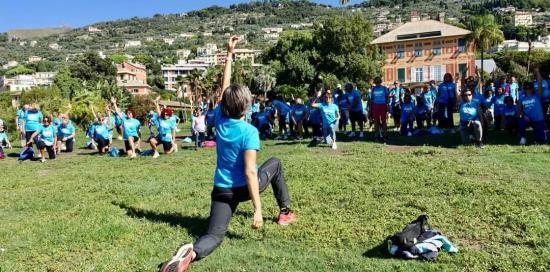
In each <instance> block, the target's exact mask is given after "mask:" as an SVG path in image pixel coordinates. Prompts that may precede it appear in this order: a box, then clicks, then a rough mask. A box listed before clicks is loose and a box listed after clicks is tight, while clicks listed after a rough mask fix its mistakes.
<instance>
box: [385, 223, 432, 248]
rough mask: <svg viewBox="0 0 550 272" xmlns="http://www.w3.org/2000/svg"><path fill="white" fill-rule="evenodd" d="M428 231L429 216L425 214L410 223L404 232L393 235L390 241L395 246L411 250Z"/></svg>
mask: <svg viewBox="0 0 550 272" xmlns="http://www.w3.org/2000/svg"><path fill="white" fill-rule="evenodd" d="M427 229H428V216H427V215H425V214H423V215H421V216H419V217H418V218H417V219H416V220H414V221H412V222H411V223H409V224H408V225H407V226H406V227H405V228H404V229H403V230H402V231H400V232H398V233H396V234H394V235H392V236H391V237H390V238H389V240H390V241H391V243H392V244H393V245H396V246H398V247H399V248H402V249H409V248H411V247H412V246H414V245H415V244H416V243H417V242H419V241H420V240H423V239H422V238H421V235H422V233H424V232H425V231H426V230H427Z"/></svg>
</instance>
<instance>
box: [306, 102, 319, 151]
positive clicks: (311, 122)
mask: <svg viewBox="0 0 550 272" xmlns="http://www.w3.org/2000/svg"><path fill="white" fill-rule="evenodd" d="M315 99H317V96H316V95H315V94H312V96H311V97H310V98H309V100H308V103H307V109H308V114H307V127H306V128H305V130H304V133H305V134H306V135H309V134H310V133H309V129H308V127H310V128H311V136H312V138H313V142H319V141H320V140H321V138H322V137H323V132H322V131H321V125H322V123H323V121H322V120H321V113H320V112H319V109H318V108H314V107H312V106H311V105H312V104H313V101H315Z"/></svg>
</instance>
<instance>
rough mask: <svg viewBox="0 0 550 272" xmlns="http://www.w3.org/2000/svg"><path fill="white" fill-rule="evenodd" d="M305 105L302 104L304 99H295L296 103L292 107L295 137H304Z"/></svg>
mask: <svg viewBox="0 0 550 272" xmlns="http://www.w3.org/2000/svg"><path fill="white" fill-rule="evenodd" d="M307 113H308V110H307V107H306V106H305V105H304V100H302V99H301V98H298V99H296V105H294V106H293V107H292V111H291V118H292V122H293V123H294V125H295V132H296V139H298V140H303V139H304V121H305V120H307V119H306V118H307Z"/></svg>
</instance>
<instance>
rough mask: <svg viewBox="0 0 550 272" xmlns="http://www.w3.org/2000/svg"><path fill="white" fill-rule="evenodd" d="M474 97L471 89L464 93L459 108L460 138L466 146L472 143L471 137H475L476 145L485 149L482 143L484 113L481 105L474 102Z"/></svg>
mask: <svg viewBox="0 0 550 272" xmlns="http://www.w3.org/2000/svg"><path fill="white" fill-rule="evenodd" d="M472 96H473V92H472V90H470V89H466V90H465V91H464V92H463V93H462V101H461V103H460V106H459V107H458V113H459V115H460V136H461V138H462V143H464V144H467V143H470V136H473V137H474V142H475V144H476V145H477V146H479V147H481V148H483V143H482V141H481V140H482V137H483V133H484V131H483V127H482V125H481V120H482V114H483V111H482V110H481V106H480V104H479V103H477V102H475V101H473V99H472Z"/></svg>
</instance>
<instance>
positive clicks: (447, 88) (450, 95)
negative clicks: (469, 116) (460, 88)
mask: <svg viewBox="0 0 550 272" xmlns="http://www.w3.org/2000/svg"><path fill="white" fill-rule="evenodd" d="M455 91H456V84H454V83H453V82H449V83H447V82H443V83H441V84H439V88H438V94H439V100H438V102H439V103H440V104H442V105H447V104H448V103H449V101H450V100H451V99H454V98H455Z"/></svg>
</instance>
